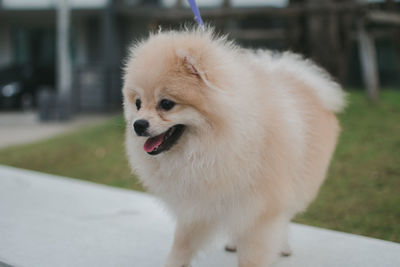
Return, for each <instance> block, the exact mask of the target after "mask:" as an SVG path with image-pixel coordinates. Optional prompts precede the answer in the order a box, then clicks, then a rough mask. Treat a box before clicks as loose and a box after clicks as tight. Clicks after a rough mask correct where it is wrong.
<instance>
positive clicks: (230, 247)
mask: <svg viewBox="0 0 400 267" xmlns="http://www.w3.org/2000/svg"><path fill="white" fill-rule="evenodd" d="M225 251H228V252H236V251H237V248H236V246H235V245H231V244H228V245H226V246H225Z"/></svg>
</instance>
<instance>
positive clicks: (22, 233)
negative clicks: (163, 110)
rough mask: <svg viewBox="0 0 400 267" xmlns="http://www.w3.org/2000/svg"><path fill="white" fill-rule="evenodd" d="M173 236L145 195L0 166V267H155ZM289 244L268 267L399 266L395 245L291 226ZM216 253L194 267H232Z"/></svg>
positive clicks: (226, 256) (230, 258) (229, 257)
mask: <svg viewBox="0 0 400 267" xmlns="http://www.w3.org/2000/svg"><path fill="white" fill-rule="evenodd" d="M172 234H173V223H172V221H171V220H170V219H169V217H168V216H167V214H166V213H165V212H164V211H163V209H162V207H161V204H160V203H158V202H157V201H156V200H155V199H154V198H153V197H151V196H149V195H147V194H144V193H138V192H132V191H128V190H123V189H116V188H111V187H107V186H102V185H97V184H93V183H88V182H83V181H79V180H74V179H69V178H63V177H58V176H53V175H47V174H42V173H37V172H32V171H24V170H19V169H15V168H11V167H5V166H0V266H5V264H8V265H11V266H18V267H24V266H26V267H35V266H38V267H39V266H40V267H46V266H51V267H54V266H61V267H62V266H68V267H70V266H74V267H80V266H82V267H87V266H96V267H102V266H104V267H110V266H116V267H124V266H130V267H132V266H138V267H157V266H162V263H163V260H164V258H165V257H166V255H167V252H168V250H169V247H170V244H171V241H172ZM290 242H291V245H292V248H293V251H294V254H293V255H292V256H291V257H289V258H281V259H280V260H279V261H278V262H277V263H276V264H275V267H288V266H291V267H294V266H296V267H299V266H307V267H317V266H318V267H321V266H323V267H358V266H360V267H372V266H393V267H398V266H400V244H397V243H391V242H386V241H382V240H377V239H371V238H366V237H361V236H356V235H351V234H345V233H340V232H335V231H329V230H324V229H319V228H314V227H309V226H304V225H298V224H292V225H291V238H290ZM222 245H223V244H222V243H218V242H217V243H216V244H215V245H214V246H212V247H211V248H209V249H208V250H207V251H205V252H203V253H201V254H200V255H199V256H198V257H197V258H196V259H195V261H194V262H193V267H224V266H236V256H235V254H231V253H227V252H224V251H223V249H222V247H223V246H222ZM2 264H3V265H2Z"/></svg>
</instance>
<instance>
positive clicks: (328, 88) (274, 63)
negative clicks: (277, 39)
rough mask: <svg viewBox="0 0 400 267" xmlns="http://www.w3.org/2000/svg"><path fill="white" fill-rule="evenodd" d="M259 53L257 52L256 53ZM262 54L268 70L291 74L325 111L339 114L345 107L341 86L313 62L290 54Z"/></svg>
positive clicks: (344, 96) (344, 97) (344, 94)
mask: <svg viewBox="0 0 400 267" xmlns="http://www.w3.org/2000/svg"><path fill="white" fill-rule="evenodd" d="M260 52H261V51H258V53H260ZM263 54H264V55H266V56H267V58H268V59H269V61H270V63H271V64H268V63H267V64H268V65H269V66H268V67H269V68H273V69H274V70H277V71H280V72H289V73H292V74H293V75H294V76H295V77H298V78H299V79H301V80H302V81H303V82H304V83H305V84H307V85H309V86H310V88H312V89H313V90H314V93H315V94H316V95H317V97H318V98H319V99H320V101H321V102H322V104H323V106H324V107H325V108H326V109H328V110H330V111H333V112H335V113H339V112H341V111H343V110H344V108H345V107H346V93H345V92H344V91H343V89H342V88H341V86H340V85H339V84H338V83H337V82H335V81H334V80H333V78H332V77H331V75H330V74H329V73H328V72H326V71H325V70H324V69H322V68H320V67H318V66H317V65H316V64H315V63H314V62H313V61H311V60H308V59H304V58H303V57H302V56H300V55H298V54H294V53H291V52H285V53H282V54H280V53H279V54H278V53H268V52H267V53H265V52H263Z"/></svg>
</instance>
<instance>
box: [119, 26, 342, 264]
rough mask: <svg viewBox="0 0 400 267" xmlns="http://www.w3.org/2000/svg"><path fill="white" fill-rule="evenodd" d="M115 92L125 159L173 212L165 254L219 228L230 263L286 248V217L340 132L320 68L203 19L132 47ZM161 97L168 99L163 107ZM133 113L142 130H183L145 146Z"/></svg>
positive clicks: (178, 254) (189, 247) (266, 259)
mask: <svg viewBox="0 0 400 267" xmlns="http://www.w3.org/2000/svg"><path fill="white" fill-rule="evenodd" d="M123 94H124V111H125V118H126V122H127V132H126V151H127V154H128V159H129V161H130V164H131V166H132V168H133V170H134V171H135V172H136V173H137V174H138V175H139V177H140V179H141V181H142V182H143V184H144V186H145V187H146V188H148V189H149V191H151V192H153V193H154V194H155V195H157V196H158V197H160V198H161V199H162V200H163V201H164V202H165V203H166V206H167V207H168V209H169V210H170V212H171V213H172V214H173V215H174V216H175V218H176V221H177V226H176V232H175V240H174V244H173V247H172V249H171V252H170V255H169V257H168V259H167V260H166V263H165V266H168V267H182V266H188V265H189V264H190V261H191V259H192V258H193V257H194V256H195V255H196V252H197V251H198V250H199V249H201V248H202V247H203V245H204V244H205V243H206V242H207V241H209V240H211V239H212V237H213V236H214V235H215V234H216V233H217V232H221V231H222V232H224V233H225V234H227V235H228V237H229V239H230V240H232V242H234V244H236V246H237V254H238V265H239V266H240V267H250V266H269V265H270V264H271V263H272V262H273V261H274V260H275V259H276V258H277V256H278V255H279V253H280V252H282V251H283V250H284V251H286V252H287V251H288V249H289V248H288V244H287V227H288V223H289V221H290V219H291V218H293V216H294V215H295V214H296V213H298V212H300V211H303V210H304V209H305V208H306V207H307V205H308V204H309V203H310V202H311V201H312V200H313V199H314V197H315V195H316V194H317V191H318V189H319V187H320V185H321V183H322V182H323V179H324V177H325V174H326V171H327V168H328V165H329V161H330V158H331V155H332V153H333V151H334V148H335V145H336V139H337V136H338V133H339V125H338V122H337V119H336V117H335V115H334V113H333V112H339V111H341V110H342V109H343V107H344V103H345V102H344V93H343V91H342V90H341V88H340V86H339V85H338V84H337V83H335V82H334V81H333V80H332V79H331V78H330V77H329V75H328V74H327V73H326V72H325V71H323V70H321V69H320V68H319V67H317V66H316V65H314V64H313V63H312V62H311V61H308V60H303V59H302V58H301V57H300V56H298V55H295V54H291V53H283V54H273V53H271V52H268V51H256V52H252V51H248V50H244V49H241V48H239V47H237V46H236V45H234V44H233V43H231V42H228V41H227V40H226V39H225V38H221V37H215V36H214V35H213V33H212V30H205V31H202V30H186V31H180V32H175V31H170V32H159V33H157V34H154V35H151V36H150V37H149V38H148V39H146V40H144V41H143V42H141V43H139V44H138V45H136V46H134V47H133V48H132V52H131V56H130V57H129V58H128V60H127V63H126V69H125V76H124V88H123ZM138 97H139V98H140V99H141V101H142V107H141V109H140V110H137V109H136V107H135V101H136V99H137V98H138ZM162 98H168V99H171V100H174V101H175V102H176V103H177V105H176V106H175V107H174V108H173V109H172V110H170V111H162V110H160V109H159V108H157V103H158V102H159V101H160V100H161V99H162ZM137 119H146V120H148V121H149V122H150V128H149V131H150V133H151V135H152V136H154V135H157V134H160V133H162V132H164V131H166V130H167V129H168V128H169V127H171V126H173V125H175V124H185V125H186V130H185V131H184V133H183V135H182V137H181V138H180V139H179V140H178V142H177V144H176V145H175V146H173V147H172V148H171V149H170V150H169V151H166V152H164V153H161V154H159V155H156V156H151V155H148V154H147V153H146V152H145V151H144V150H143V144H144V142H145V141H146V137H138V136H136V135H135V133H134V131H133V129H132V125H133V123H134V121H135V120H137Z"/></svg>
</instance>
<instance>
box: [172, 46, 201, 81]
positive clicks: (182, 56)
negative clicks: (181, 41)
mask: <svg viewBox="0 0 400 267" xmlns="http://www.w3.org/2000/svg"><path fill="white" fill-rule="evenodd" d="M176 54H177V56H178V58H179V61H180V64H182V66H183V68H184V70H185V71H186V72H187V73H189V74H191V75H195V76H197V77H198V78H200V79H204V78H205V72H204V71H203V70H202V69H201V66H200V62H199V60H198V57H196V55H195V54H194V53H190V52H189V51H183V50H178V51H176Z"/></svg>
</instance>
